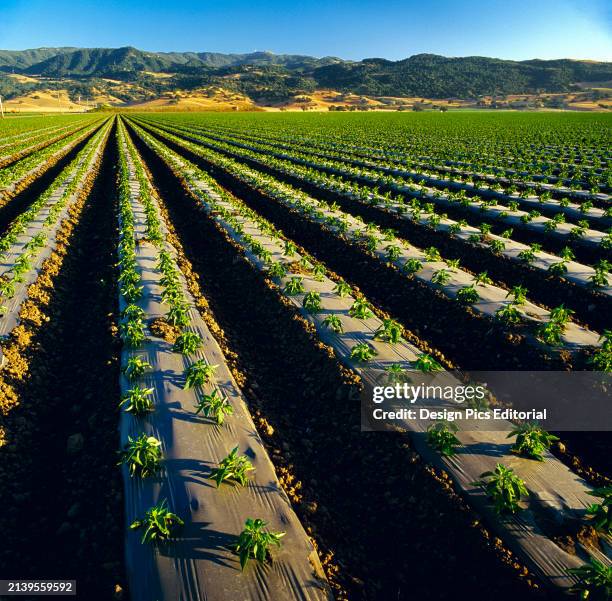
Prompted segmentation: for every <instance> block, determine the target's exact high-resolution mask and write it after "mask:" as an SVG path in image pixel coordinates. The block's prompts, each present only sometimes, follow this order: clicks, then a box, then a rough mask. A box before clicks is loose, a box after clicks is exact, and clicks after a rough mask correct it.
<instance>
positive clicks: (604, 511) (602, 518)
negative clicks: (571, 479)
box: [587, 486, 612, 534]
mask: <svg viewBox="0 0 612 601" xmlns="http://www.w3.org/2000/svg"><path fill="white" fill-rule="evenodd" d="M589 494H590V495H591V496H593V497H598V498H600V499H602V501H601V503H593V505H591V506H590V507H589V508H588V509H587V514H588V515H590V516H592V520H591V523H592V524H593V527H594V528H595V529H596V530H598V531H599V532H605V533H606V534H612V486H603V487H601V488H596V489H594V490H592V491H590V492H589Z"/></svg>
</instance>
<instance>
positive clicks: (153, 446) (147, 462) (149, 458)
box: [119, 434, 162, 478]
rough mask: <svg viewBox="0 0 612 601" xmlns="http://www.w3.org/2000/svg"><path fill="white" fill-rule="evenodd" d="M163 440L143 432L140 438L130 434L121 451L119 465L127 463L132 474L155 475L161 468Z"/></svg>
mask: <svg viewBox="0 0 612 601" xmlns="http://www.w3.org/2000/svg"><path fill="white" fill-rule="evenodd" d="M160 447H161V442H160V441H159V440H157V438H155V436H147V435H146V434H141V435H140V436H139V437H138V438H132V437H131V436H128V442H127V444H126V445H125V448H124V450H123V451H122V452H121V460H120V461H119V465H127V466H128V471H129V472H130V476H131V477H134V476H139V477H140V478H147V477H148V476H154V475H155V474H156V473H157V472H158V471H159V468H160V464H159V462H160V460H161V457H162V453H161V448H160Z"/></svg>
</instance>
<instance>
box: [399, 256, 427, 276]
mask: <svg viewBox="0 0 612 601" xmlns="http://www.w3.org/2000/svg"><path fill="white" fill-rule="evenodd" d="M421 269H423V263H421V261H419V260H418V259H406V262H405V263H404V265H403V266H402V270H403V271H404V273H407V274H408V275H413V274H415V273H417V272H419V271H420V270H421Z"/></svg>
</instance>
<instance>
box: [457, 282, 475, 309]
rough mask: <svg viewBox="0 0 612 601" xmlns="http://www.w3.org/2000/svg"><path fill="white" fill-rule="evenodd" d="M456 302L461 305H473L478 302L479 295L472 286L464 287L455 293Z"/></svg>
mask: <svg viewBox="0 0 612 601" xmlns="http://www.w3.org/2000/svg"><path fill="white" fill-rule="evenodd" d="M457 300H458V301H459V302H460V303H461V304H462V305H473V304H474V303H477V302H478V301H479V300H480V294H478V291H477V290H476V288H475V287H474V286H473V285H472V286H464V287H463V288H460V289H459V290H458V291H457Z"/></svg>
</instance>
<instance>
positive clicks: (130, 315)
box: [121, 305, 145, 320]
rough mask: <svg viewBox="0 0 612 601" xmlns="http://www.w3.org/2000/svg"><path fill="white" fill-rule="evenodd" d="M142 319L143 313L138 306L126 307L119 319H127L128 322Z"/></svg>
mask: <svg viewBox="0 0 612 601" xmlns="http://www.w3.org/2000/svg"><path fill="white" fill-rule="evenodd" d="M144 317H145V312H144V310H143V309H141V308H140V307H139V306H138V305H128V306H127V307H126V308H125V309H123V311H122V312H121V318H122V319H127V320H130V319H144Z"/></svg>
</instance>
